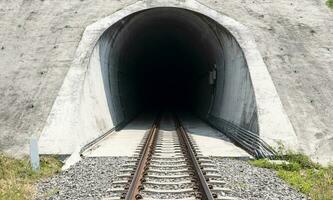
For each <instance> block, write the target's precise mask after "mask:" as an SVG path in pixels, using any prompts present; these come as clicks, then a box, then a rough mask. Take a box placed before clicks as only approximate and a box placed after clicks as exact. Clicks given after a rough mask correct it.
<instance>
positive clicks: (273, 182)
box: [212, 158, 307, 200]
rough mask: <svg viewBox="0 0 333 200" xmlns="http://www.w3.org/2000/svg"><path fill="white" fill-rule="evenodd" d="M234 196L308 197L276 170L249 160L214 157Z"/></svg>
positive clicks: (251, 198)
mask: <svg viewBox="0 0 333 200" xmlns="http://www.w3.org/2000/svg"><path fill="white" fill-rule="evenodd" d="M212 160H213V161H214V163H215V164H216V168H217V169H218V170H219V171H220V172H221V176H222V178H223V180H224V181H225V182H226V187H227V188H230V189H231V190H232V196H234V197H238V198H240V199H246V200H258V199H265V200H266V199H267V200H299V199H307V197H306V196H305V195H304V194H302V193H299V192H297V191H296V190H294V189H293V188H291V187H290V186H289V185H288V184H287V183H285V182H284V181H283V180H281V179H280V178H279V177H278V176H277V175H276V172H275V171H274V170H270V169H264V168H258V167H254V166H252V165H250V164H249V163H248V162H247V161H244V160H237V159H228V158H213V159H212Z"/></svg>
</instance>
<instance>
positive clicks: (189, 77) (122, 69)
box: [100, 8, 246, 121]
mask: <svg viewBox="0 0 333 200" xmlns="http://www.w3.org/2000/svg"><path fill="white" fill-rule="evenodd" d="M215 28H216V24H214V22H213V21H212V20H209V19H208V18H206V17H204V16H200V15H199V14H195V13H193V12H190V11H187V10H184V9H177V8H155V9H149V10H145V11H142V12H139V13H135V14H133V15H130V16H128V17H126V18H124V19H123V20H121V21H120V22H118V23H117V24H115V25H114V26H113V27H111V28H110V29H109V30H108V31H106V32H105V33H104V34H103V37H102V39H101V41H102V42H103V41H104V42H105V41H107V43H109V45H110V46H111V47H110V50H109V55H108V57H107V58H105V59H107V60H106V61H105V60H103V61H102V63H107V64H108V69H109V78H110V85H111V97H119V98H118V101H116V102H118V105H115V104H112V105H111V106H110V108H111V109H110V110H111V114H112V116H113V119H116V120H117V121H123V120H125V121H126V119H130V118H131V117H132V116H134V115H135V114H136V113H139V112H146V111H157V110H169V111H170V110H172V111H174V112H183V111H189V112H191V113H196V114H199V115H202V116H205V115H207V114H208V113H209V112H210V111H211V110H212V109H213V106H214V105H213V104H214V98H215V92H216V84H217V82H216V81H217V76H221V81H220V82H219V84H220V88H223V87H224V79H223V78H222V77H223V76H224V73H225V72H224V71H225V69H224V67H225V66H224V65H225V63H226V61H227V60H228V59H225V57H224V56H225V55H224V54H223V45H224V44H223V41H221V39H220V38H219V34H220V33H219V32H217V31H214V29H215ZM223 30H224V31H226V30H225V29H223ZM225 39H228V38H225ZM230 39H232V38H230ZM232 42H233V43H232V45H236V46H235V47H237V43H235V42H234V41H232ZM106 47H107V46H105V45H103V48H104V49H102V50H100V51H103V50H104V51H105V48H106ZM231 48H233V47H231ZM238 48H239V47H238ZM240 54H242V53H241V52H240ZM237 57H239V55H237V54H235V55H232V57H231V58H230V60H234V59H237ZM102 59H104V58H102ZM240 63H241V64H245V62H244V61H241V62H240ZM245 73H246V72H245ZM245 75H246V74H245ZM115 81H116V82H115ZM113 84H114V85H117V87H113ZM111 101H113V102H115V101H114V99H111ZM119 108H122V110H119ZM119 119H120V120H119Z"/></svg>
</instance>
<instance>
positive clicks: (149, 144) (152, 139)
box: [125, 116, 214, 200]
mask: <svg viewBox="0 0 333 200" xmlns="http://www.w3.org/2000/svg"><path fill="white" fill-rule="evenodd" d="M160 119H161V118H160V117H159V118H158V119H157V120H156V121H155V122H154V124H153V126H152V128H151V129H150V131H149V133H148V134H149V135H148V138H147V140H146V142H145V145H144V147H143V148H142V150H141V152H140V159H139V162H138V166H137V168H136V170H135V173H134V175H133V178H132V180H131V184H130V186H129V187H128V190H127V193H126V196H125V199H126V200H137V199H141V198H142V196H141V195H140V191H141V190H142V189H143V188H142V186H141V184H142V181H143V180H144V176H145V174H146V170H147V169H148V168H147V164H148V163H149V161H150V159H151V156H152V154H153V151H154V145H155V144H156V139H157V135H158V131H159V124H160ZM174 119H175V124H176V132H177V134H178V137H179V140H180V142H181V144H183V146H184V152H183V153H185V154H186V155H187V156H186V157H187V158H188V160H189V163H190V164H191V165H192V167H193V169H194V174H193V176H194V178H195V179H194V180H196V181H198V186H199V187H198V188H197V189H198V190H199V192H200V193H199V194H200V196H196V198H198V197H199V198H200V199H203V200H214V197H213V195H212V193H211V191H210V187H209V185H208V184H207V182H206V178H205V176H204V173H203V172H202V170H201V166H200V164H199V162H198V161H197V157H196V156H197V153H196V151H195V149H194V148H193V145H192V142H191V141H190V139H189V136H188V134H187V133H186V131H185V129H184V128H183V127H182V126H181V123H180V121H179V120H178V119H177V118H176V116H174Z"/></svg>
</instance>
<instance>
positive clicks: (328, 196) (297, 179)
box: [250, 152, 333, 200]
mask: <svg viewBox="0 0 333 200" xmlns="http://www.w3.org/2000/svg"><path fill="white" fill-rule="evenodd" d="M280 159H283V160H286V161H287V162H286V163H281V164H273V163H271V162H269V161H268V160H265V159H261V160H253V161H250V163H251V164H252V165H254V166H256V167H262V168H269V169H274V170H276V171H277V175H278V176H279V177H280V178H281V179H283V180H285V181H286V182H287V183H289V184H290V185H291V186H292V187H294V188H295V189H296V190H298V191H300V192H302V193H304V194H306V195H308V196H309V197H311V199H313V200H332V199H333V166H329V167H322V166H321V165H319V164H317V163H314V162H312V161H311V160H310V159H309V158H308V157H307V156H305V155H302V154H295V153H290V152H289V153H288V154H287V155H286V156H281V157H280Z"/></svg>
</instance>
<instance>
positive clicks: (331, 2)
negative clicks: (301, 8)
mask: <svg viewBox="0 0 333 200" xmlns="http://www.w3.org/2000/svg"><path fill="white" fill-rule="evenodd" d="M326 4H327V6H328V7H330V8H332V9H333V0H327V1H326Z"/></svg>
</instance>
